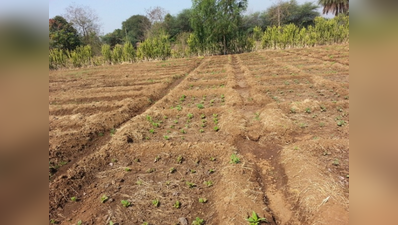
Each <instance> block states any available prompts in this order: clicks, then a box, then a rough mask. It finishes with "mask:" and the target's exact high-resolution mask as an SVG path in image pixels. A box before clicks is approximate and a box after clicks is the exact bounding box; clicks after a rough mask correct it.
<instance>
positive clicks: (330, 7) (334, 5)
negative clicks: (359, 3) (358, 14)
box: [318, 0, 350, 16]
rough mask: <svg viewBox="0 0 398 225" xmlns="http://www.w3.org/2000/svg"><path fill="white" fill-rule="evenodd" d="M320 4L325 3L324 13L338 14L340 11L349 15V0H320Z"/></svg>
mask: <svg viewBox="0 0 398 225" xmlns="http://www.w3.org/2000/svg"><path fill="white" fill-rule="evenodd" d="M318 3H319V4H320V5H323V14H327V13H329V12H331V13H334V15H335V16H337V15H338V14H339V13H344V14H347V15H348V12H349V8H350V4H349V0H318Z"/></svg>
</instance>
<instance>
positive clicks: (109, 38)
mask: <svg viewBox="0 0 398 225" xmlns="http://www.w3.org/2000/svg"><path fill="white" fill-rule="evenodd" d="M101 40H102V42H104V43H105V44H108V45H110V46H111V47H114V46H115V45H117V44H122V43H123V42H124V40H125V38H124V35H123V31H122V30H121V29H116V30H114V31H113V32H112V33H107V34H105V35H104V36H102V37H101Z"/></svg>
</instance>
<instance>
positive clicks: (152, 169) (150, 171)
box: [146, 168, 155, 173]
mask: <svg viewBox="0 0 398 225" xmlns="http://www.w3.org/2000/svg"><path fill="white" fill-rule="evenodd" d="M146 172H147V173H153V172H155V169H154V168H149V169H148V170H147V171H146Z"/></svg>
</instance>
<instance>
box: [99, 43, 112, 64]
mask: <svg viewBox="0 0 398 225" xmlns="http://www.w3.org/2000/svg"><path fill="white" fill-rule="evenodd" d="M101 53H102V56H103V57H104V60H105V62H108V63H109V64H110V63H111V62H112V52H111V46H110V45H107V44H105V45H102V47H101Z"/></svg>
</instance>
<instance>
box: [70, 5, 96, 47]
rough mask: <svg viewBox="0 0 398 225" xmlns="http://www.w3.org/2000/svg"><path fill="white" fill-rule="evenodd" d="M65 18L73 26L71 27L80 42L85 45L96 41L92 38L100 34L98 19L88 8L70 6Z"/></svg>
mask: <svg viewBox="0 0 398 225" xmlns="http://www.w3.org/2000/svg"><path fill="white" fill-rule="evenodd" d="M65 10H66V13H65V16H64V17H65V18H66V19H67V20H68V21H69V22H71V23H72V24H73V27H74V28H75V29H76V30H77V31H78V33H79V35H80V36H81V37H82V42H83V43H84V44H86V45H88V44H91V45H93V44H94V43H92V42H93V41H96V40H95V38H94V39H93V38H92V37H93V36H98V35H99V33H100V25H99V18H98V16H97V14H96V13H95V12H94V11H93V10H92V9H91V8H89V7H88V6H84V7H83V6H76V5H70V6H69V7H67V8H66V9H65Z"/></svg>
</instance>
